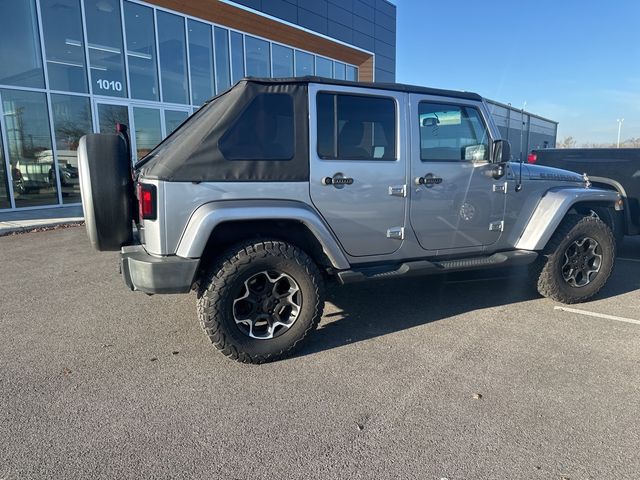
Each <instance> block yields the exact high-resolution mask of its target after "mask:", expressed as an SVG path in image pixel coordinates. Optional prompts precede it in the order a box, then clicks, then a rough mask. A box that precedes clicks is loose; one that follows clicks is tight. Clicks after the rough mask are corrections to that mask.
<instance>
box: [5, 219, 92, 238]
mask: <svg viewBox="0 0 640 480" xmlns="http://www.w3.org/2000/svg"><path fill="white" fill-rule="evenodd" d="M80 225H84V218H83V217H75V218H65V219H57V220H40V221H36V222H0V237H6V236H8V235H18V234H21V233H30V232H44V231H47V230H55V229H58V228H68V227H77V226H80Z"/></svg>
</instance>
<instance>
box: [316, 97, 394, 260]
mask: <svg viewBox="0 0 640 480" xmlns="http://www.w3.org/2000/svg"><path fill="white" fill-rule="evenodd" d="M404 99H405V94H402V93H399V92H392V91H384V90H371V89H364V88H351V87H340V86H334V85H309V112H310V122H309V128H310V135H309V145H310V148H309V149H310V152H309V158H310V162H311V165H310V194H311V199H312V201H313V203H314V205H315V206H316V208H317V209H318V210H319V212H320V214H321V215H322V216H323V217H324V219H325V220H326V222H327V223H328V224H329V226H330V227H331V229H332V230H333V232H334V233H335V234H336V236H337V237H338V240H339V241H340V243H341V244H342V247H343V248H344V250H345V251H346V252H347V253H348V254H349V255H351V256H369V255H385V254H390V253H393V252H395V251H396V250H398V248H400V245H401V244H402V241H403V239H404V227H405V225H404V219H405V206H406V201H407V198H406V175H407V171H406V170H407V164H406V142H405V141H401V140H400V139H401V138H403V132H405V128H404V115H403V114H402V112H403V111H404V109H403V108H402V107H403V105H404V103H403V102H404Z"/></svg>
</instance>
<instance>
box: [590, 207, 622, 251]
mask: <svg viewBox="0 0 640 480" xmlns="http://www.w3.org/2000/svg"><path fill="white" fill-rule="evenodd" d="M591 212H593V213H591ZM589 213H590V214H591V216H596V217H598V218H599V219H600V220H602V221H603V222H604V223H606V224H607V225H608V226H609V228H610V229H611V233H613V238H614V239H615V240H616V246H617V247H618V248H619V247H620V245H621V244H622V241H623V240H624V215H623V212H618V211H616V210H614V209H612V208H607V207H594V208H592V209H590V212H589Z"/></svg>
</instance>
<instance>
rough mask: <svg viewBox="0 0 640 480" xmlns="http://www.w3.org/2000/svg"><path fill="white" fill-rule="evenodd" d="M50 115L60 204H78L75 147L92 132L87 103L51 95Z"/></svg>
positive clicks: (76, 149)
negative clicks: (56, 160) (60, 196)
mask: <svg viewBox="0 0 640 480" xmlns="http://www.w3.org/2000/svg"><path fill="white" fill-rule="evenodd" d="M51 111H52V114H51V116H52V117H53V128H54V133H55V146H56V154H57V156H58V176H59V177H60V190H61V192H62V202H63V203H77V202H80V183H79V178H78V154H77V151H78V144H79V143H80V138H82V136H83V135H86V134H87V133H91V132H92V128H91V107H90V106H89V99H88V98H87V97H78V96H75V95H57V94H52V95H51Z"/></svg>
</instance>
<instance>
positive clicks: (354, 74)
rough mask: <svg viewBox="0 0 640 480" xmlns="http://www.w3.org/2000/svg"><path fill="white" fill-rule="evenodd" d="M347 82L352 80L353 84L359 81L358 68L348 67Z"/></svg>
mask: <svg viewBox="0 0 640 480" xmlns="http://www.w3.org/2000/svg"><path fill="white" fill-rule="evenodd" d="M347 80H351V81H353V82H357V81H358V69H357V68H356V67H352V66H351V65H347Z"/></svg>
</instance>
